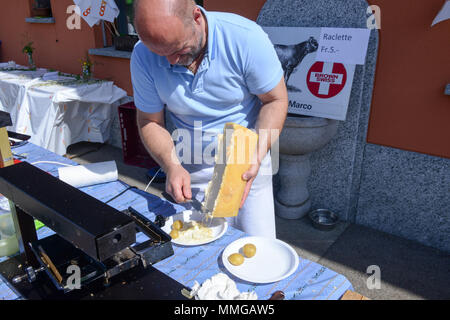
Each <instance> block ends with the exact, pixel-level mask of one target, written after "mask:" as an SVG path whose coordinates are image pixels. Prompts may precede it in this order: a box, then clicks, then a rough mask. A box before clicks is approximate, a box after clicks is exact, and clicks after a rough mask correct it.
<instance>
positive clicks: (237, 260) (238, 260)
mask: <svg viewBox="0 0 450 320" xmlns="http://www.w3.org/2000/svg"><path fill="white" fill-rule="evenodd" d="M228 261H229V262H230V263H231V264H232V265H234V266H239V265H241V264H243V263H244V256H243V255H242V254H239V253H233V254H231V255H229V256H228Z"/></svg>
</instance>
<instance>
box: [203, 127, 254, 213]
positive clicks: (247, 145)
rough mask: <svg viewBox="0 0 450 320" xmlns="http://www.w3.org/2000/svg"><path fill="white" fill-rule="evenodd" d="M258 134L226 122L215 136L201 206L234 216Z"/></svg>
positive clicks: (211, 211)
mask: <svg viewBox="0 0 450 320" xmlns="http://www.w3.org/2000/svg"><path fill="white" fill-rule="evenodd" d="M257 143H258V135H257V134H256V133H255V132H253V131H252V130H250V129H247V128H246V127H243V126H240V125H238V124H235V123H227V124H225V127H224V132H223V135H221V136H219V143H218V153H217V155H216V164H215V166H214V173H213V177H212V179H211V181H210V182H209V183H208V186H207V188H206V190H205V209H206V211H207V212H209V213H210V214H211V215H212V216H213V217H234V216H237V215H238V212H239V206H240V203H241V200H242V196H243V194H244V190H245V185H246V183H247V181H245V180H243V179H242V175H243V174H244V172H246V171H247V170H248V169H249V168H250V166H251V164H252V161H253V160H254V158H253V157H254V154H255V150H256V146H257Z"/></svg>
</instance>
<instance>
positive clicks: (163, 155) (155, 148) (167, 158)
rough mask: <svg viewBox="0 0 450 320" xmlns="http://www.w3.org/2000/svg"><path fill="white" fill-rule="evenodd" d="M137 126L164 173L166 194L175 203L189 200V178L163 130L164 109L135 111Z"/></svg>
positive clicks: (169, 137)
mask: <svg viewBox="0 0 450 320" xmlns="http://www.w3.org/2000/svg"><path fill="white" fill-rule="evenodd" d="M137 124H138V128H139V135H140V137H141V140H142V141H143V142H144V145H145V146H146V149H147V151H148V152H149V153H150V155H151V156H152V157H153V159H155V160H156V162H158V164H159V165H160V166H161V168H162V169H163V170H164V172H165V173H166V192H167V193H169V194H170V195H171V196H172V197H173V198H174V199H175V201H177V202H184V201H185V200H186V199H191V197H192V193H191V178H190V175H189V173H188V172H187V171H186V170H185V169H184V168H183V167H182V166H181V163H180V161H179V160H178V158H177V156H176V153H175V146H174V144H173V140H172V137H171V135H170V133H169V132H168V131H167V130H166V128H165V122H164V109H163V110H161V111H160V112H156V113H146V112H142V111H140V110H139V109H137Z"/></svg>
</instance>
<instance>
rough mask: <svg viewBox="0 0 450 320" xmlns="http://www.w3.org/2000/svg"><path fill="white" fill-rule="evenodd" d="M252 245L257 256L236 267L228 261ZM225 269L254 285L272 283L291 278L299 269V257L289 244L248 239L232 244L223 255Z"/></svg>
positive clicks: (253, 238) (272, 240) (279, 241)
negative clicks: (249, 244)
mask: <svg viewBox="0 0 450 320" xmlns="http://www.w3.org/2000/svg"><path fill="white" fill-rule="evenodd" d="M247 243H252V244H254V245H255V246H256V254H255V255H254V256H253V257H251V258H245V256H244V263H242V264H241V265H239V266H234V265H232V264H231V263H230V262H229V261H228V256H230V255H231V254H233V253H240V254H242V255H243V253H242V247H243V246H244V245H245V244H247ZM222 261H223V264H224V266H225V268H226V269H227V270H228V271H229V272H230V273H231V274H233V275H234V276H236V277H238V278H240V279H242V280H245V281H249V282H252V283H270V282H275V281H279V280H282V279H284V278H286V277H289V276H290V275H291V274H292V273H294V271H295V270H297V267H298V255H297V253H296V252H295V250H294V249H292V247H291V246H290V245H288V244H287V243H285V242H283V241H281V240H278V239H270V238H264V237H246V238H242V239H238V240H236V241H234V242H232V243H230V244H229V245H228V246H227V247H226V248H225V250H224V251H223V253H222Z"/></svg>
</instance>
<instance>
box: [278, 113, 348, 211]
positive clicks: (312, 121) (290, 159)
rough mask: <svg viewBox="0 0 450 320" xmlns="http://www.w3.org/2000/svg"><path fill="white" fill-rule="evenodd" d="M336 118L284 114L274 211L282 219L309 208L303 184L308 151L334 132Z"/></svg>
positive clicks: (335, 130) (319, 144) (327, 138)
mask: <svg viewBox="0 0 450 320" xmlns="http://www.w3.org/2000/svg"><path fill="white" fill-rule="evenodd" d="M338 124H339V121H337V120H331V119H325V118H317V117H308V116H300V115H299V116H295V115H292V116H288V117H287V118H286V122H285V124H284V128H283V131H282V132H281V135H280V141H279V148H280V169H279V172H278V176H279V184H280V185H279V189H278V191H277V192H276V194H275V212H276V214H277V215H278V216H279V217H281V218H285V219H298V218H301V217H303V216H304V215H305V214H306V213H307V212H308V211H309V210H310V208H311V201H310V196H309V192H308V188H307V186H306V184H307V181H308V178H309V176H310V174H311V164H310V160H309V158H310V154H311V153H312V152H314V151H317V150H319V149H321V148H322V147H324V146H325V145H326V144H327V143H328V142H329V141H330V140H331V139H332V138H333V137H334V136H335V135H336V132H337V129H338Z"/></svg>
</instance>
